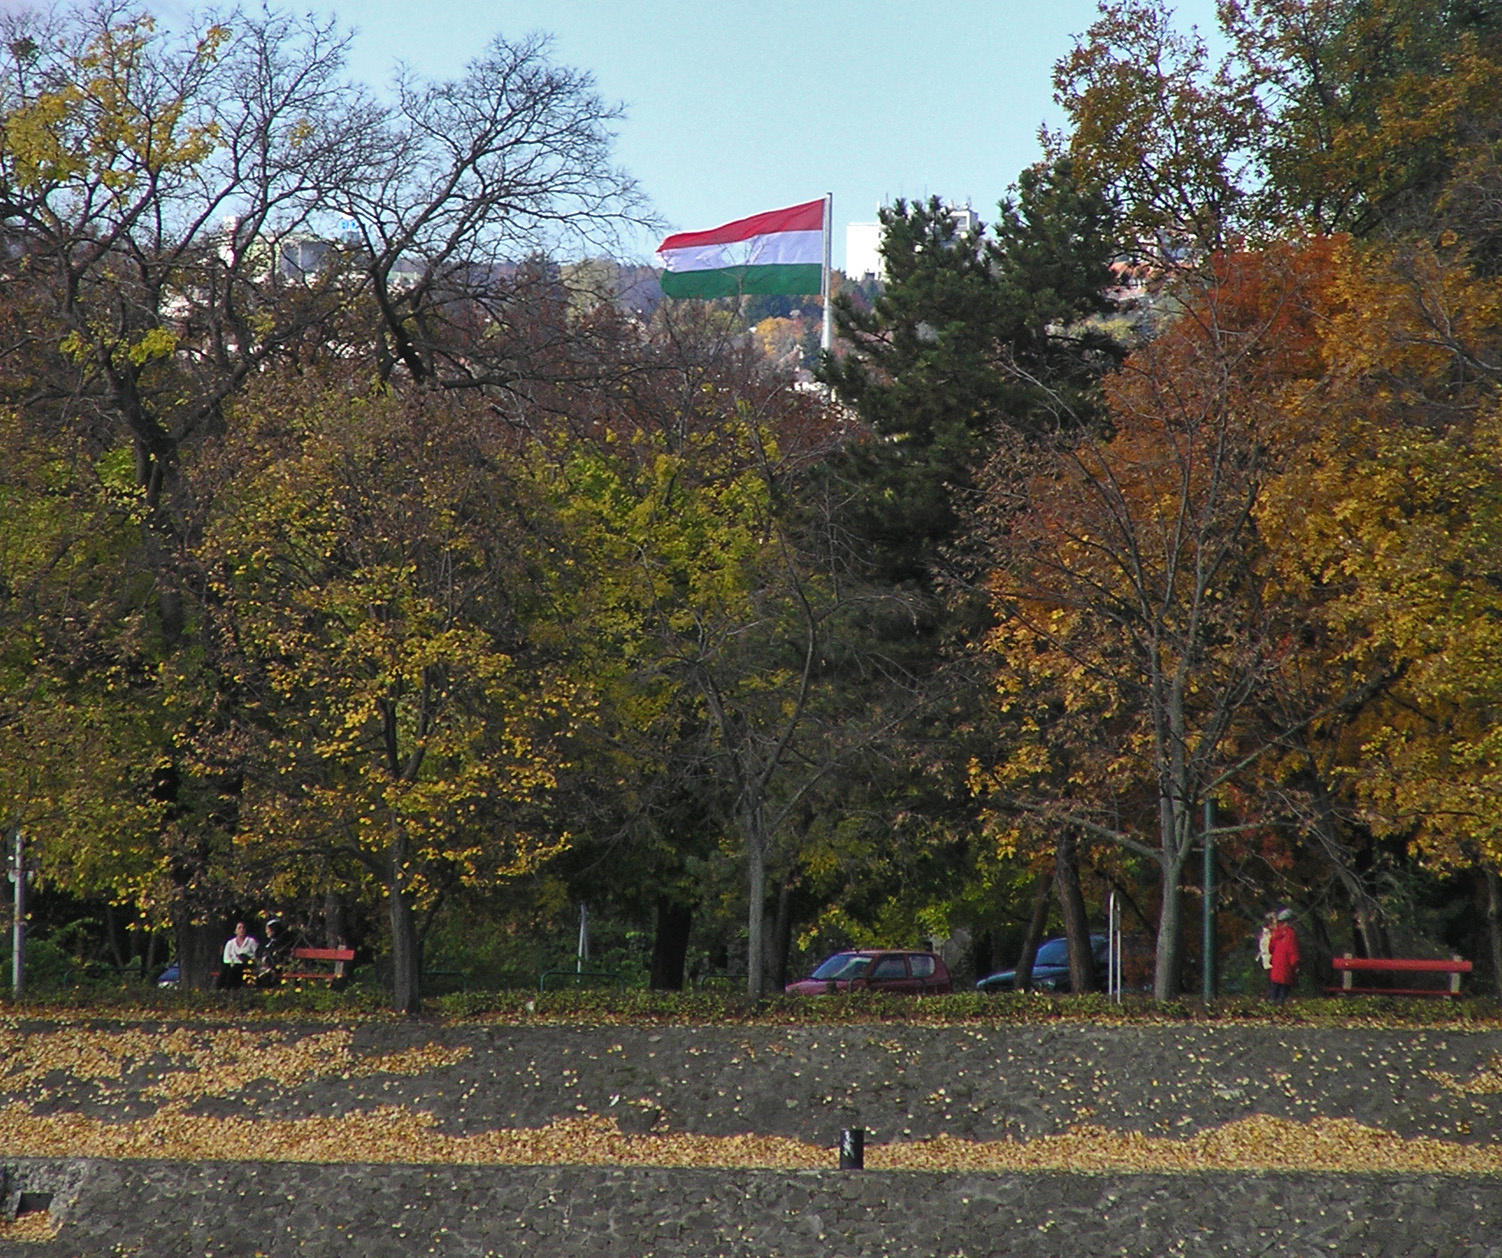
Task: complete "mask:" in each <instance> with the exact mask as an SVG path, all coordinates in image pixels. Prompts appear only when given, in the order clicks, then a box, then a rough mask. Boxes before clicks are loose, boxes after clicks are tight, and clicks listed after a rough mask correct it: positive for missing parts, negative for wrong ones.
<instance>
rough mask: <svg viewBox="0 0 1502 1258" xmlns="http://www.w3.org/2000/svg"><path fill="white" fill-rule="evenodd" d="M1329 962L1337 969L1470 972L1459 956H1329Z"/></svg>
mask: <svg viewBox="0 0 1502 1258" xmlns="http://www.w3.org/2000/svg"><path fill="white" fill-rule="evenodd" d="M1330 964H1331V965H1332V966H1333V967H1334V968H1335V969H1337V970H1385V971H1388V972H1389V973H1408V974H1413V973H1428V974H1435V973H1439V974H1469V973H1470V972H1471V963H1470V962H1469V961H1463V960H1461V959H1460V958H1459V957H1456V958H1455V959H1454V960H1452V961H1440V960H1432V961H1431V960H1413V961H1404V960H1398V961H1390V960H1386V959H1382V958H1377V957H1331V958H1330Z"/></svg>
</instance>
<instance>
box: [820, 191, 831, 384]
mask: <svg viewBox="0 0 1502 1258" xmlns="http://www.w3.org/2000/svg"><path fill="white" fill-rule="evenodd" d="M833 234H834V193H832V192H826V193H825V194H824V275H823V279H822V282H821V283H820V285H819V291H820V294H821V295H822V296H823V298H824V328H823V331H822V333H821V334H820V336H819V348H820V349H822V350H823V351H824V352H825V353H826V354H827V353H829V351H830V350H831V349H832V348H833V347H834V311H832V310H831V309H830V305H829V287H830V285H829V269H830V268H829V257H830V249H829V238H830V237H831V236H832V235H833Z"/></svg>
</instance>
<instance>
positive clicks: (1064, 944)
mask: <svg viewBox="0 0 1502 1258" xmlns="http://www.w3.org/2000/svg"><path fill="white" fill-rule="evenodd" d="M1033 964H1034V965H1068V964H1069V942H1068V940H1065V939H1050V940H1049V941H1048V942H1047V943H1046V944H1044V945H1043V946H1042V947H1041V948H1039V949H1038V955H1037V956H1036V957H1035V958H1034V959H1033Z"/></svg>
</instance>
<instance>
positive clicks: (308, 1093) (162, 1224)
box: [0, 1021, 1502, 1258]
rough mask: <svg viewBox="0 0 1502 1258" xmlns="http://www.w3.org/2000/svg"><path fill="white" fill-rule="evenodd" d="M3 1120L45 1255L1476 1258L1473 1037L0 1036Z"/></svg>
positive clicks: (39, 1250)
mask: <svg viewBox="0 0 1502 1258" xmlns="http://www.w3.org/2000/svg"><path fill="white" fill-rule="evenodd" d="M0 1092H3V1097H4V1103H3V1106H0V1167H3V1168H4V1169H5V1170H6V1172H7V1184H6V1190H5V1204H6V1208H7V1210H8V1211H9V1212H10V1213H14V1211H15V1210H16V1207H17V1205H18V1204H20V1203H21V1202H22V1196H21V1194H22V1193H27V1194H28V1196H27V1197H26V1198H25V1200H26V1202H27V1203H29V1204H30V1205H31V1206H33V1207H35V1206H37V1205H38V1204H39V1203H41V1202H43V1201H45V1200H46V1196H45V1195H46V1194H50V1195H51V1211H50V1213H49V1215H48V1223H49V1225H50V1228H51V1229H53V1230H55V1235H53V1236H52V1237H51V1238H50V1239H48V1238H47V1237H46V1235H45V1231H46V1229H41V1228H39V1227H38V1226H37V1224H38V1222H39V1220H38V1219H36V1218H35V1217H34V1215H30V1216H29V1215H25V1214H23V1215H22V1217H21V1219H20V1220H19V1222H16V1223H11V1224H4V1223H0V1252H4V1253H9V1252H18V1253H25V1254H28V1255H37V1256H41V1255H47V1256H49V1258H50V1256H51V1255H70V1256H71V1255H94V1254H115V1253H129V1252H136V1253H140V1254H145V1255H155V1254H162V1255H169V1254H178V1253H182V1254H189V1253H192V1254H204V1255H218V1254H221V1253H223V1254H245V1255H247V1256H248V1255H253V1254H255V1253H257V1252H262V1253H265V1254H268V1255H273V1254H274V1255H281V1254H292V1253H299V1254H303V1253H329V1254H335V1253H350V1252H358V1253H361V1254H364V1255H375V1254H385V1253H392V1254H397V1253H400V1254H408V1253H428V1252H432V1253H438V1254H463V1255H468V1254H474V1255H483V1254H487V1253H494V1254H496V1255H502V1254H506V1255H510V1254H516V1253H540V1254H541V1253H558V1254H563V1253H569V1254H593V1253H600V1254H611V1255H615V1254H620V1255H632V1256H633V1258H635V1256H636V1255H644V1254H647V1253H656V1254H664V1255H665V1254H695V1255H697V1254H704V1255H710V1254H720V1253H723V1254H737V1255H739V1254H746V1255H750V1254H753V1253H755V1254H801V1253H831V1254H843V1253H850V1254H857V1253H859V1254H880V1253H890V1254H912V1255H918V1254H923V1255H937V1254H959V1253H964V1254H969V1255H977V1254H991V1253H1016V1254H1040V1255H1041V1254H1049V1255H1059V1254H1076V1253H1080V1254H1084V1253H1091V1254H1093V1253H1127V1254H1160V1253H1174V1252H1184V1253H1194V1252H1202V1253H1235V1254H1243V1253H1256V1252H1268V1253H1288V1252H1292V1253H1300V1254H1304V1253H1310V1254H1312V1253H1316V1252H1318V1253H1322V1254H1335V1255H1343V1254H1387V1253H1392V1254H1419V1253H1435V1254H1447V1255H1448V1254H1497V1255H1502V1209H1499V1208H1498V1204H1497V1203H1498V1202H1499V1201H1502V1032H1499V1031H1498V1030H1495V1029H1488V1030H1476V1031H1468V1030H1448V1029H1382V1028H1372V1027H1351V1028H1324V1027H1321V1028H1314V1027H1307V1026H1298V1025H1293V1024H1282V1025H1275V1024H1269V1025H1214V1024H1188V1025H1141V1024H1138V1025H1131V1024H1127V1025H1120V1026H1098V1025H1089V1024H1082V1023H1058V1024H1048V1025H1036V1024H1035V1025H1005V1024H1000V1025H995V1026H990V1025H987V1026H978V1025H958V1026H952V1027H942V1026H895V1025H851V1026H840V1027H782V1026H696V1027H687V1026H655V1025H654V1026H643V1025H615V1026H578V1025H559V1024H540V1025H539V1024H533V1025H527V1024H521V1025H516V1024H489V1025H487V1024H477V1025H476V1024H471V1025H459V1026H439V1025H433V1024H422V1023H395V1022H390V1023H388V1022H371V1023H362V1024H357V1025H354V1026H351V1027H339V1026H329V1025H324V1026H302V1027H295V1026H289V1025H287V1024H285V1023H279V1024H266V1025H261V1026H251V1025H240V1026H235V1027H230V1026H211V1025H204V1024H199V1025H174V1026H166V1025H160V1024H155V1023H149V1024H148V1023H135V1024H113V1023H94V1024H90V1023H69V1024H62V1023H58V1024H49V1023H40V1022H37V1023H18V1022H15V1021H11V1022H0ZM851 1125H862V1126H864V1127H866V1128H867V1130H868V1132H869V1136H868V1139H869V1140H870V1141H871V1142H872V1147H871V1149H870V1153H869V1156H868V1165H870V1166H871V1167H873V1168H876V1169H871V1170H868V1171H866V1172H864V1173H863V1174H859V1175H841V1174H839V1173H838V1172H836V1171H834V1170H832V1169H810V1168H820V1167H832V1164H833V1159H834V1155H833V1153H832V1151H831V1149H830V1146H831V1145H832V1144H833V1142H834V1140H835V1138H836V1135H837V1133H838V1131H839V1129H840V1128H841V1127H844V1126H851ZM586 1162H594V1163H597V1165H593V1166H589V1165H580V1163H586ZM737 1168H742V1169H737ZM903 1168H909V1169H903ZM910 1168H923V1169H921V1170H914V1169H910ZM1165 1170H1172V1171H1173V1172H1175V1173H1172V1174H1164V1173H1163V1172H1164V1171H1165ZM1071 1171H1072V1172H1074V1173H1061V1172H1071ZM38 1194H42V1195H38ZM821 1233H822V1234H823V1237H824V1239H823V1240H822V1241H821V1240H820V1239H819V1236H820V1234H821ZM25 1237H30V1238H31V1239H24V1238H25Z"/></svg>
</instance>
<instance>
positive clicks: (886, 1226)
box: [0, 1159, 1502, 1258]
mask: <svg viewBox="0 0 1502 1258" xmlns="http://www.w3.org/2000/svg"><path fill="white" fill-rule="evenodd" d="M3 1165H4V1166H5V1169H6V1171H7V1172H8V1175H9V1176H10V1177H11V1178H12V1179H14V1177H16V1176H17V1175H20V1176H22V1177H24V1178H25V1179H26V1181H27V1182H28V1183H30V1184H31V1185H33V1186H34V1187H36V1188H40V1187H41V1186H42V1185H45V1184H48V1183H53V1184H56V1185H57V1186H58V1188H59V1198H58V1199H57V1202H56V1203H55V1209H57V1210H58V1214H59V1220H60V1221H61V1223H62V1227H61V1231H60V1232H59V1233H58V1235H57V1236H56V1238H55V1239H53V1240H51V1241H48V1242H45V1243H33V1244H25V1245H19V1244H13V1245H9V1246H7V1245H6V1243H5V1242H3V1241H0V1253H4V1254H7V1255H8V1254H12V1253H14V1254H24V1255H30V1256H31V1258H95V1256H96V1255H99V1256H103V1255H112V1256H113V1255H123V1254H141V1255H148V1256H151V1258H177V1256H179V1255H183V1256H186V1255H195V1256H198V1255H202V1256H203V1258H255V1256H256V1255H265V1256H266V1258H282V1256H283V1255H286V1256H288V1258H290V1256H291V1255H299V1256H305V1255H313V1256H322V1255H327V1256H328V1258H335V1256H338V1258H346V1256H348V1255H359V1256H360V1258H386V1256H388V1255H389V1256H390V1258H397V1256H399V1255H400V1256H406V1255H412V1254H436V1255H448V1256H452V1258H461V1256H462V1258H484V1256H486V1255H495V1256H496V1258H502V1256H504V1258H515V1256H517V1255H547V1256H550V1258H551V1256H553V1255H557V1256H559V1258H562V1256H563V1255H571V1256H575V1258H592V1256H593V1255H600V1256H601V1258H655V1256H666V1255H674V1256H679V1255H681V1256H684V1258H711V1256H716V1258H719V1256H723V1258H752V1256H753V1255H754V1256H755V1258H803V1256H805V1255H831V1256H835V1258H845V1256H848V1258H881V1256H890V1258H898V1256H901V1258H940V1256H950V1255H953V1256H959V1255H966V1256H968V1258H981V1256H982V1255H993V1254H1006V1255H1011V1256H1013V1258H1060V1256H1061V1255H1067V1256H1070V1258H1073V1256H1075V1255H1105V1254H1122V1255H1130V1256H1133V1258H1136V1256H1138V1255H1141V1256H1143V1258H1147V1256H1149V1255H1151V1256H1153V1258H1157V1256H1159V1255H1176V1254H1205V1255H1211V1254H1216V1255H1219V1254H1227V1255H1237V1256H1238V1258H1241V1256H1243V1255H1252V1254H1299V1255H1312V1254H1322V1255H1358V1254H1359V1255H1371V1256H1372V1258H1386V1256H1388V1255H1391V1256H1392V1258H1415V1256H1422V1255H1435V1256H1436V1258H1438V1256H1441V1255H1442V1256H1443V1258H1473V1256H1474V1258H1482V1256H1483V1255H1486V1256H1488V1258H1496V1256H1497V1255H1502V1213H1499V1201H1502V1192H1499V1185H1498V1184H1497V1182H1496V1181H1493V1180H1481V1179H1465V1178H1452V1177H1447V1176H1427V1175H1426V1176H1415V1177H1394V1176H1387V1175H1363V1176H1354V1177H1334V1176H1323V1175H1297V1176H1290V1175H1255V1176H1229V1175H1205V1176H1161V1175H1133V1176H1087V1175H1050V1174H1039V1175H982V1174H952V1175H928V1174H916V1173H907V1174H895V1173H883V1174H877V1173H873V1172H856V1173H846V1174H842V1173H840V1172H838V1171H834V1170H831V1171H804V1172H794V1173H779V1172H773V1171H705V1170H621V1169H590V1168H583V1167H543V1168H534V1167H473V1166H445V1167H411V1166H360V1165H345V1166H307V1165H298V1164H285V1163H284V1164H267V1163H262V1164H254V1165H250V1164H244V1163H238V1164H237V1163H223V1162H209V1163H197V1164H183V1163H174V1162H144V1161H143V1162H84V1161H76V1160H75V1161H69V1160H49V1159H22V1160H19V1161H16V1160H13V1161H10V1162H8V1163H4V1164H3ZM64 1198H66V1199H64Z"/></svg>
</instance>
